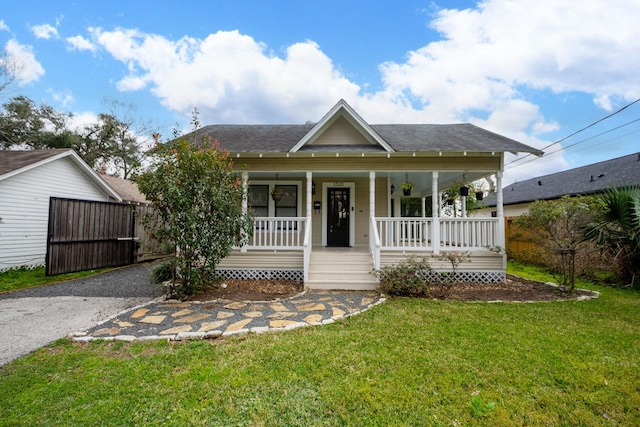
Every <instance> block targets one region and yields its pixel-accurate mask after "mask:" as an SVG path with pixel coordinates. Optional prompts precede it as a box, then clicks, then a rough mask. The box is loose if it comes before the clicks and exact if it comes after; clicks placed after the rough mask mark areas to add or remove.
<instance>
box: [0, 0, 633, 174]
mask: <svg viewBox="0 0 640 427" xmlns="http://www.w3.org/2000/svg"><path fill="white" fill-rule="evenodd" d="M2 6H3V7H2ZM639 16H640V3H639V2H638V1H637V0H616V1H615V2H606V1H604V0H598V1H593V0H584V1H581V2H576V1H574V0H511V1H507V0H487V1H484V2H475V1H462V0H459V1H451V0H448V1H445V0H434V1H418V0H403V1H401V2H398V1H390V0H389V1H355V0H352V1H350V0H322V1H320V0H317V1H316V0H307V1H301V0H297V1H293V0H291V1H286V0H279V1H275V0H274V1H264V0H262V1H258V0H252V1H242V0H229V1H220V0H218V1H196V0H193V1H187V2H177V1H168V0H164V1H163V0H155V1H142V0H139V1H108V2H97V1H79V0H76V1H65V0H61V1H55V2H51V1H29V0H27V1H20V2H15V1H9V0H0V46H2V48H3V49H4V52H5V55H6V56H5V58H10V59H12V60H14V63H15V64H20V67H19V68H18V69H17V70H16V80H15V81H14V83H13V84H12V85H11V87H10V88H8V89H5V90H4V91H3V92H0V102H6V100H8V99H9V98H10V97H12V96H15V95H18V94H24V95H27V96H29V97H31V98H32V99H34V100H35V101H36V102H38V103H46V104H49V105H52V106H54V107H55V108H56V109H58V110H61V111H66V112H71V113H73V114H74V116H75V118H74V121H73V123H71V124H70V125H71V126H73V125H79V124H80V123H82V122H83V121H87V120H91V119H92V118H93V117H95V115H96V114H97V113H100V112H105V111H107V110H108V105H107V104H106V103H108V102H109V101H112V100H116V101H119V102H124V103H130V104H132V105H134V106H135V107H136V114H137V115H138V116H139V117H140V119H141V120H151V121H153V122H154V124H155V126H156V127H157V128H158V129H159V130H160V132H161V133H162V134H163V135H164V136H165V137H169V136H170V134H171V128H172V127H174V126H175V125H176V124H178V125H180V126H185V127H187V126H188V123H189V120H190V117H191V111H192V110H193V108H198V110H199V111H200V115H201V116H200V119H201V121H202V123H203V124H215V123H303V122H306V121H309V120H312V121H316V120H319V119H320V118H321V117H322V115H323V114H324V113H325V112H326V111H328V110H329V109H330V108H331V107H332V106H333V105H334V104H335V103H336V102H337V101H338V100H339V99H340V98H344V99H345V100H346V101H347V102H348V103H349V104H351V106H353V107H354V108H355V109H356V111H358V112H359V113H360V114H361V115H362V116H363V117H364V118H365V120H367V121H368V122H369V123H374V124H375V123H456V122H471V123H474V124H476V125H478V126H481V127H484V128H486V129H489V130H492V131H495V132H498V133H500V134H503V135H506V136H509V137H511V138H514V139H516V140H518V141H521V142H523V143H526V144H529V145H531V146H534V147H537V148H543V147H546V146H547V145H549V144H551V143H553V142H554V141H557V140H558V139H561V138H563V137H565V136H567V135H569V134H571V133H573V132H575V131H577V130H579V129H581V128H583V127H585V126H587V125H589V124H591V123H593V122H595V121H596V120H599V119H601V118H603V117H605V116H607V115H609V114H612V113H614V112H616V111H617V110H618V109H620V108H622V107H623V106H625V105H627V104H629V103H631V102H633V101H635V100H636V99H638V98H640V78H638V71H639V70H640V55H638V52H640V25H637V17H639ZM638 118H640V103H638V104H634V105H632V106H630V107H629V108H627V109H625V110H624V111H622V112H620V113H618V114H615V115H614V116H613V117H612V118H610V119H607V120H604V121H603V122H601V123H600V124H598V125H596V126H593V127H592V128H590V129H588V130H586V131H584V132H581V133H579V134H577V135H576V136H574V137H572V138H569V139H567V140H566V141H563V143H562V144H557V145H554V146H552V147H551V148H549V149H548V150H545V151H547V152H548V153H549V154H548V155H546V156H544V157H543V158H541V159H537V160H533V161H529V159H526V160H523V161H520V162H516V163H511V162H512V161H513V158H512V157H509V158H508V159H507V163H508V164H507V168H506V174H505V184H509V183H511V182H513V181H514V180H519V179H520V180H521V179H525V178H528V177H532V176H537V175H542V174H547V173H553V172H557V171H561V170H565V169H568V168H571V167H576V166H581V165H584V164H587V163H593V162H597V161H602V160H607V159H610V158H614V157H618V156H622V155H626V154H630V153H635V152H638V151H640V121H638V122H634V120H636V119H638ZM618 126H622V127H621V128H620V129H617V130H615V128H616V127H618ZM572 144H575V145H572ZM570 145H572V146H571V147H569V146H570ZM563 147H568V148H566V149H564V150H560V151H558V152H556V153H553V151H556V150H558V149H561V148H563ZM516 165H517V166H516Z"/></svg>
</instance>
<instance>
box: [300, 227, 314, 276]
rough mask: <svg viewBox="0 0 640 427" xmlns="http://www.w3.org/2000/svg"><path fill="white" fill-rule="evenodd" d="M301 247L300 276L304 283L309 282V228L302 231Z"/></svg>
mask: <svg viewBox="0 0 640 427" xmlns="http://www.w3.org/2000/svg"><path fill="white" fill-rule="evenodd" d="M308 223H309V222H307V224H308ZM302 246H303V247H304V249H303V250H304V254H303V258H304V260H303V262H304V266H303V268H304V270H303V273H302V274H303V277H304V281H305V282H306V281H308V280H309V264H310V263H311V246H312V245H311V227H305V229H304V239H303V241H302Z"/></svg>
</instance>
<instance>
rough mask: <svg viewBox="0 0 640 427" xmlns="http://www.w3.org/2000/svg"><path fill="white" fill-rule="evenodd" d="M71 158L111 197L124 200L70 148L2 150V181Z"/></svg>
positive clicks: (0, 174)
mask: <svg viewBox="0 0 640 427" xmlns="http://www.w3.org/2000/svg"><path fill="white" fill-rule="evenodd" d="M64 158H66V159H68V160H70V161H71V162H72V163H73V164H74V165H75V166H76V167H77V168H78V169H79V170H80V171H81V172H82V173H83V174H84V175H85V176H86V177H87V178H88V179H89V180H90V181H92V182H93V183H94V185H96V186H97V187H98V188H100V189H101V190H102V191H103V192H105V193H106V194H107V195H109V197H112V198H114V199H116V200H122V198H121V197H120V195H119V194H118V193H117V192H116V191H115V190H114V189H113V188H111V187H110V186H109V184H107V183H106V182H105V181H104V180H103V179H102V178H100V176H99V175H98V174H97V173H96V172H95V171H94V170H93V169H91V167H89V165H87V164H86V163H85V162H84V160H82V158H80V156H78V154H76V152H75V151H73V150H70V149H53V150H26V151H13V150H1V151H0V181H2V180H5V179H8V178H10V177H12V176H15V175H18V174H20V173H23V172H26V171H28V170H31V169H33V168H36V167H38V166H40V165H43V164H46V163H50V162H54V161H56V160H59V159H64Z"/></svg>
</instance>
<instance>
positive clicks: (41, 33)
mask: <svg viewBox="0 0 640 427" xmlns="http://www.w3.org/2000/svg"><path fill="white" fill-rule="evenodd" d="M31 32H32V33H33V35H34V36H36V38H38V39H50V38H52V37H53V38H56V39H57V38H58V37H60V36H59V35H58V30H57V29H56V28H55V27H53V26H51V25H49V24H42V25H34V26H32V27H31Z"/></svg>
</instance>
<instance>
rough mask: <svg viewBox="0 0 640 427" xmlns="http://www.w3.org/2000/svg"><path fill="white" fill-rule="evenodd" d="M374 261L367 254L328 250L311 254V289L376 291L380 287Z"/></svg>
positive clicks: (309, 282) (309, 285) (308, 281)
mask: <svg viewBox="0 0 640 427" xmlns="http://www.w3.org/2000/svg"><path fill="white" fill-rule="evenodd" d="M372 270H373V260H372V259H371V255H369V254H368V253H366V252H349V251H344V250H339V249H338V250H336V251H331V250H326V251H318V252H315V251H314V252H311V259H310V262H309V278H308V280H307V281H306V282H305V287H307V288H309V289H343V290H374V289H376V288H377V286H378V282H377V280H376V277H375V275H374V274H373V272H372Z"/></svg>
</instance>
